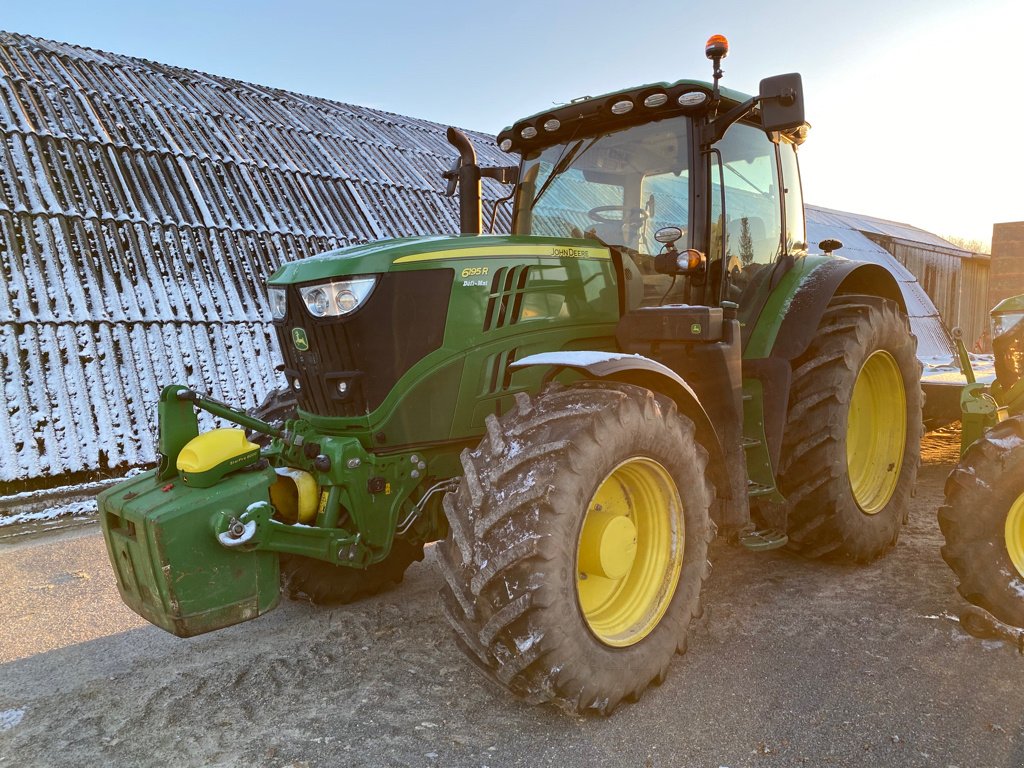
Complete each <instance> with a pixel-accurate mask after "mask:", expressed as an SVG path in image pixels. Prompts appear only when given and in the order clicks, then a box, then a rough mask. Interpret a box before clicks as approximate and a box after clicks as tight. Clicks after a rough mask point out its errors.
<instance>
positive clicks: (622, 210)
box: [587, 205, 648, 224]
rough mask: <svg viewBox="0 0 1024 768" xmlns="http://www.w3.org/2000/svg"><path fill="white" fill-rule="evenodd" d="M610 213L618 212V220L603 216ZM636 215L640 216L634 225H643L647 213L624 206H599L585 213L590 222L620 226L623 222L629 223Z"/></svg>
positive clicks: (640, 209) (641, 209)
mask: <svg viewBox="0 0 1024 768" xmlns="http://www.w3.org/2000/svg"><path fill="white" fill-rule="evenodd" d="M611 211H618V213H619V216H618V218H611V217H609V216H604V215H603V214H605V213H610V212H611ZM636 214H640V216H639V220H638V221H636V222H635V223H637V224H643V223H644V222H646V221H647V219H648V213H647V211H645V210H644V209H643V208H627V207H626V206H624V205H599V206H597V207H596V208H591V209H590V210H589V211H587V216H589V217H590V218H591V220H592V221H597V222H599V223H601V224H622V223H623V222H624V221H630V219H632V218H633V216H635V215H636ZM631 223H632V222H631Z"/></svg>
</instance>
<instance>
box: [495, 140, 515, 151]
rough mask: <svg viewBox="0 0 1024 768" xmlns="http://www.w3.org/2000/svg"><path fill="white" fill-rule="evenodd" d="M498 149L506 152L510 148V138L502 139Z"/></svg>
mask: <svg viewBox="0 0 1024 768" xmlns="http://www.w3.org/2000/svg"><path fill="white" fill-rule="evenodd" d="M498 149H500V150H501V151H502V152H508V151H509V150H510V149H512V139H502V140H501V144H499V145H498Z"/></svg>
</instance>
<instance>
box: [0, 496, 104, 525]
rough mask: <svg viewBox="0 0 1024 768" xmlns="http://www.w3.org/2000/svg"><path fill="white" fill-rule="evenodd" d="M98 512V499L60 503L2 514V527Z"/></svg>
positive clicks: (0, 523)
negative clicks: (34, 510)
mask: <svg viewBox="0 0 1024 768" xmlns="http://www.w3.org/2000/svg"><path fill="white" fill-rule="evenodd" d="M96 512H97V508H96V499H95V498H93V499H85V500H84V501H72V502H70V503H67V504H58V505H57V506H54V507H49V508H48V509H42V510H39V511H37V512H17V513H15V514H13V515H0V528H2V527H3V526H5V525H16V524H18V523H38V522H40V521H43V520H55V519H57V518H58V517H92V516H93V515H95V514H96Z"/></svg>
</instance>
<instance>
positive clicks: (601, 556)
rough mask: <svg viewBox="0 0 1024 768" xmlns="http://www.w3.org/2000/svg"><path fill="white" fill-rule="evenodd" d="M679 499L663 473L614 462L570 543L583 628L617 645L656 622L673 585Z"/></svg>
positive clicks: (677, 569)
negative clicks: (574, 542)
mask: <svg viewBox="0 0 1024 768" xmlns="http://www.w3.org/2000/svg"><path fill="white" fill-rule="evenodd" d="M685 543H686V538H685V524H684V521H683V502H682V500H681V499H680V497H679V491H678V489H677V488H676V484H675V482H674V481H673V480H672V476H671V475H670V474H669V473H668V471H667V470H666V469H665V468H664V467H663V466H662V465H661V464H659V463H658V462H657V461H654V460H653V459H650V458H646V457H635V458H631V459H627V460H626V461H624V462H622V463H621V464H619V465H618V466H617V467H615V468H614V469H613V470H612V471H611V472H609V473H608V475H607V476H606V477H605V479H604V480H603V481H602V482H601V485H600V486H599V487H598V489H597V492H596V493H594V496H593V498H591V500H590V503H589V505H588V506H587V513H586V517H585V518H584V520H583V527H582V528H581V529H580V536H579V541H578V543H577V548H576V593H577V596H578V598H579V605H580V610H581V611H582V613H583V618H584V620H585V621H586V623H587V626H588V627H589V628H590V631H591V632H592V633H593V634H594V636H595V637H597V639H598V640H600V641H601V642H602V643H604V644H605V645H609V646H612V647H615V648H625V647H627V646H630V645H634V644H636V643H638V642H640V641H641V640H643V639H644V638H645V637H647V635H649V634H650V633H651V632H653V631H654V628H655V627H657V626H658V623H659V622H660V621H661V619H662V617H663V616H664V615H665V612H666V611H667V610H668V606H669V603H671V602H672V598H673V596H674V595H675V593H676V588H677V587H678V585H679V576H680V574H681V572H682V568H683V550H684V548H685Z"/></svg>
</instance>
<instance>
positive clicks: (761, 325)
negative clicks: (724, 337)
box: [743, 256, 836, 360]
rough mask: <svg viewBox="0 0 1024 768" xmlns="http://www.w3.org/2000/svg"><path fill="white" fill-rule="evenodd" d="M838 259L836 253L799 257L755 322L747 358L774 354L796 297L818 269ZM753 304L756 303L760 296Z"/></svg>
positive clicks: (752, 358) (745, 354)
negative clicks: (791, 303) (773, 348)
mask: <svg viewBox="0 0 1024 768" xmlns="http://www.w3.org/2000/svg"><path fill="white" fill-rule="evenodd" d="M835 258H836V257H833V256H802V257H800V258H799V259H797V260H796V263H795V264H794V265H793V268H792V269H790V270H789V271H788V272H786V273H785V274H784V275H783V277H782V279H781V280H779V284H778V285H776V286H775V289H774V290H773V291H772V292H771V293H770V294H769V296H768V300H767V302H766V303H765V305H764V308H763V309H762V310H761V314H760V315H759V316H758V317H757V318H756V319H755V320H754V321H753V322H754V323H755V325H754V331H753V333H751V334H750V341H748V342H747V346H746V348H745V349H744V350H743V358H744V359H745V360H756V359H759V358H762V357H768V355H770V354H771V351H772V347H773V346H774V345H775V339H776V338H777V337H778V335H779V329H780V328H782V322H783V321H784V320H785V319H786V313H787V312H788V311H789V304H790V302H791V301H793V297H794V296H795V295H796V293H797V291H799V290H800V288H801V287H803V285H804V284H805V283H806V282H807V281H808V280H810V279H813V278H812V276H813V274H814V270H816V269H817V268H818V267H820V266H822V265H823V264H826V263H828V262H829V261H833V260H834V259H835ZM751 303H755V304H756V299H755V300H754V301H752V302H751Z"/></svg>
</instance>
